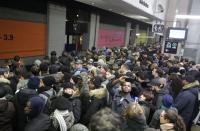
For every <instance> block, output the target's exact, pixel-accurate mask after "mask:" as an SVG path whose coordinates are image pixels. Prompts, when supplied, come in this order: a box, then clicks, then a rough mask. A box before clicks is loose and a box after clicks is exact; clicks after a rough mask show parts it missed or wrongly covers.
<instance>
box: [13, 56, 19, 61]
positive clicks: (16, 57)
mask: <svg viewBox="0 0 200 131" xmlns="http://www.w3.org/2000/svg"><path fill="white" fill-rule="evenodd" d="M20 59H21V58H20V56H18V55H17V56H15V57H14V58H13V60H14V61H15V62H19V61H20Z"/></svg>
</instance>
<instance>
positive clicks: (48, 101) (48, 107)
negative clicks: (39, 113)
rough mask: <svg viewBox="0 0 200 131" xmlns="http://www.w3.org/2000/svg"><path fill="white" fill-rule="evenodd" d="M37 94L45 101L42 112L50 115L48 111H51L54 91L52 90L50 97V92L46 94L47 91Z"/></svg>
mask: <svg viewBox="0 0 200 131" xmlns="http://www.w3.org/2000/svg"><path fill="white" fill-rule="evenodd" d="M39 96H40V97H42V98H43V99H44V101H45V106H44V109H43V113H45V114H48V115H50V113H51V112H50V111H51V101H52V100H53V99H55V98H56V97H55V96H56V95H55V92H53V97H52V98H51V96H50V94H48V93H47V92H42V93H41V94H39Z"/></svg>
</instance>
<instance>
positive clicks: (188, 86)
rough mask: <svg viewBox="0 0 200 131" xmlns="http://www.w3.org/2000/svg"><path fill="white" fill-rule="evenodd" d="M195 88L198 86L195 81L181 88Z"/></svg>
mask: <svg viewBox="0 0 200 131" xmlns="http://www.w3.org/2000/svg"><path fill="white" fill-rule="evenodd" d="M197 86H199V82H198V81H195V82H192V83H189V84H187V85H185V86H183V90H187V89H191V88H195V87H197Z"/></svg>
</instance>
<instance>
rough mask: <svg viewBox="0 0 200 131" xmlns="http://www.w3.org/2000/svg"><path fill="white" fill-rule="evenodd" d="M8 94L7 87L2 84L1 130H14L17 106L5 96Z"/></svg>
mask: <svg viewBox="0 0 200 131" xmlns="http://www.w3.org/2000/svg"><path fill="white" fill-rule="evenodd" d="M6 94H7V92H6V90H5V88H4V87H1V86H0V131H13V128H12V126H13V125H12V120H13V118H14V114H15V108H14V105H13V103H11V102H9V101H8V100H7V99H6V98H5V96H6Z"/></svg>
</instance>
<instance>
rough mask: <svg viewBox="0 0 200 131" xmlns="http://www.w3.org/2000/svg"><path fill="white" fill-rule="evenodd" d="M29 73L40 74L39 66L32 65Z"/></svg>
mask: <svg viewBox="0 0 200 131" xmlns="http://www.w3.org/2000/svg"><path fill="white" fill-rule="evenodd" d="M31 73H32V74H33V75H34V76H39V74H40V68H39V67H38V66H32V67H31Z"/></svg>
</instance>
